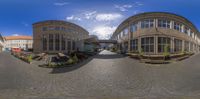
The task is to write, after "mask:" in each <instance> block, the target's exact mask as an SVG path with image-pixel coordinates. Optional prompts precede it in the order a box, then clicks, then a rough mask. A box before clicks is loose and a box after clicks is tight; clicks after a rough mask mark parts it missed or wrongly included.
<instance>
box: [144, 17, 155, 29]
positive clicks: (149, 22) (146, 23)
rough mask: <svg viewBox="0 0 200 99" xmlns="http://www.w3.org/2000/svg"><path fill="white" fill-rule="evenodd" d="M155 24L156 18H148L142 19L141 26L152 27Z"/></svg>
mask: <svg viewBox="0 0 200 99" xmlns="http://www.w3.org/2000/svg"><path fill="white" fill-rule="evenodd" d="M153 26H154V20H153V19H146V20H143V21H141V28H142V29H143V28H151V27H153Z"/></svg>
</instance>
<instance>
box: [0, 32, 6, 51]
mask: <svg viewBox="0 0 200 99" xmlns="http://www.w3.org/2000/svg"><path fill="white" fill-rule="evenodd" d="M4 45H5V39H4V38H3V36H2V35H1V34H0V52H2V51H3V49H4Z"/></svg>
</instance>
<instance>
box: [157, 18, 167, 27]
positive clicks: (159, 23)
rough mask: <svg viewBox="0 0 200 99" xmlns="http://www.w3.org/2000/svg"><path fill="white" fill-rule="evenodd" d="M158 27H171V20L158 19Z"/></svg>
mask: <svg viewBox="0 0 200 99" xmlns="http://www.w3.org/2000/svg"><path fill="white" fill-rule="evenodd" d="M158 27H162V28H170V21H169V20H161V19H159V20H158Z"/></svg>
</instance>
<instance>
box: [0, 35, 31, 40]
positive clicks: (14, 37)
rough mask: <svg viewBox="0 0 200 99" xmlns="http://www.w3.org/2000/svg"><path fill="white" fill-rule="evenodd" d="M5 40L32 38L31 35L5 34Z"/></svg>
mask: <svg viewBox="0 0 200 99" xmlns="http://www.w3.org/2000/svg"><path fill="white" fill-rule="evenodd" d="M4 38H5V40H33V37H32V36H5V37H4Z"/></svg>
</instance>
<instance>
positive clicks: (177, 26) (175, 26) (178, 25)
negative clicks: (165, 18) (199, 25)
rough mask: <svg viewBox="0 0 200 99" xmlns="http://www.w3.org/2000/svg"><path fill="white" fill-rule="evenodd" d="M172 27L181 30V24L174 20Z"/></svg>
mask: <svg viewBox="0 0 200 99" xmlns="http://www.w3.org/2000/svg"><path fill="white" fill-rule="evenodd" d="M174 29H175V30H177V31H179V32H181V25H180V24H179V23H177V22H174Z"/></svg>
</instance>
